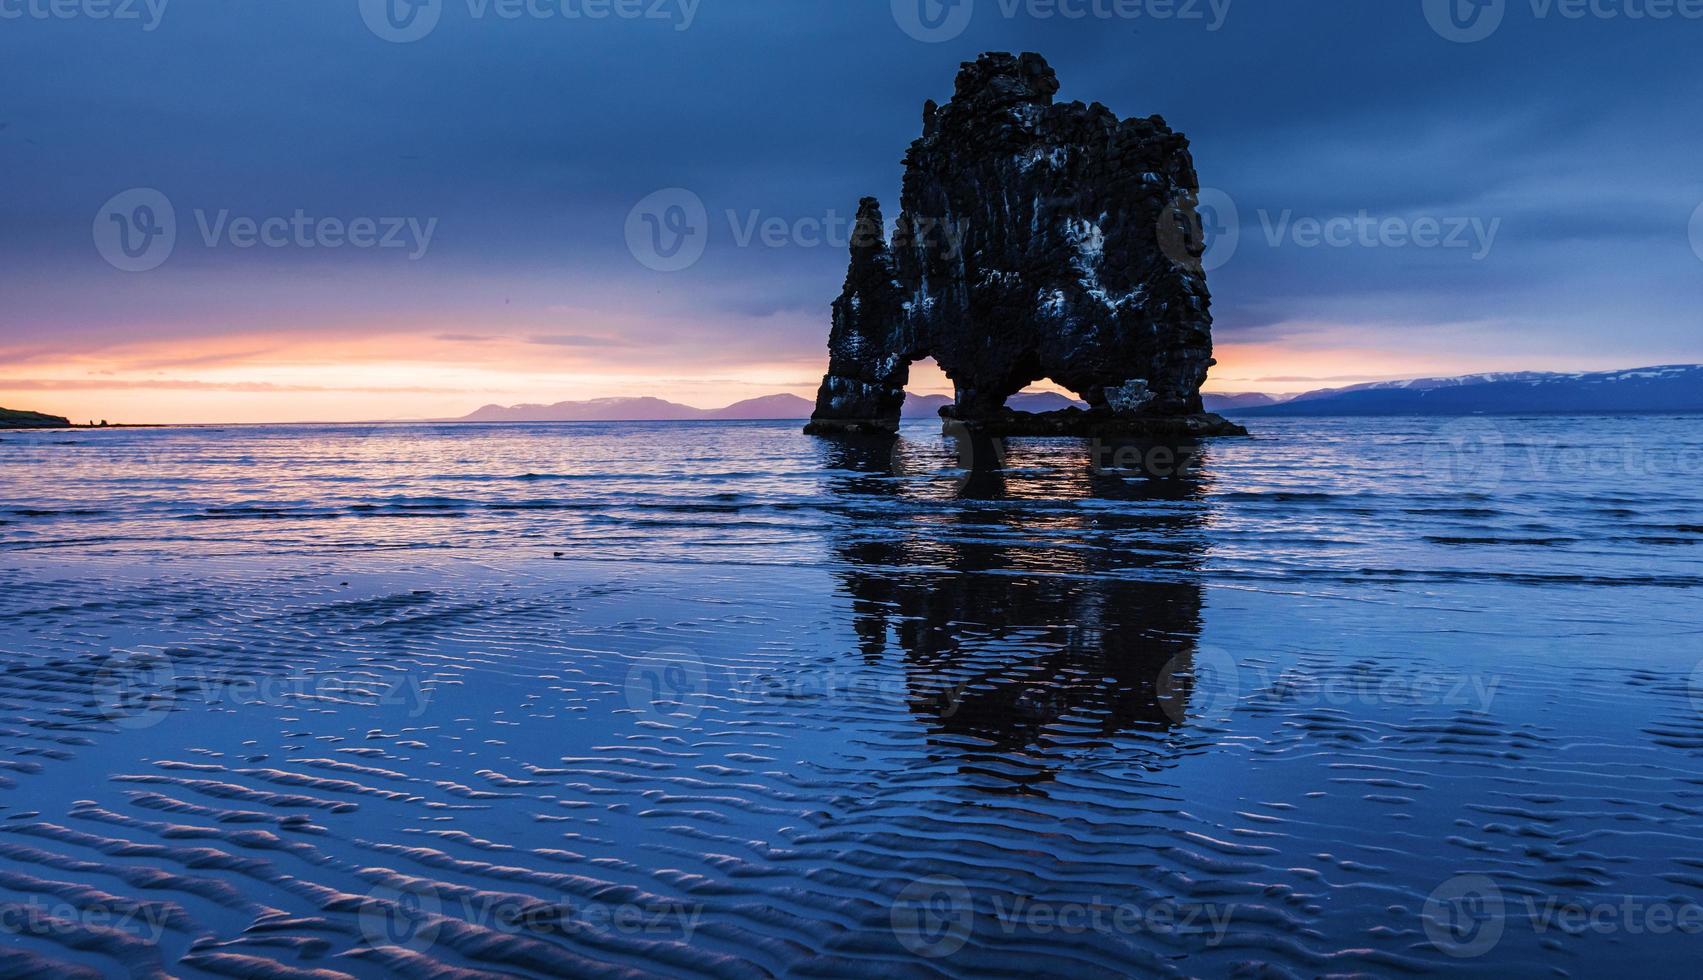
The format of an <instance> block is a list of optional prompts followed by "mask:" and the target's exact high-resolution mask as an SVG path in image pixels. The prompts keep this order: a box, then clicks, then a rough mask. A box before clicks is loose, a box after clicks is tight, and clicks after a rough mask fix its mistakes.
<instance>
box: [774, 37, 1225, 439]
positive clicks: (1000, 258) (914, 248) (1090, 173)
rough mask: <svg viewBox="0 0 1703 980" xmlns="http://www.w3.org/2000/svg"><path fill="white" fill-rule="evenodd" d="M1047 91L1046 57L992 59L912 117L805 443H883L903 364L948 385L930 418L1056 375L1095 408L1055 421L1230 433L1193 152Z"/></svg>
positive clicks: (1165, 135)
mask: <svg viewBox="0 0 1703 980" xmlns="http://www.w3.org/2000/svg"><path fill="white" fill-rule="evenodd" d="M1058 87H1059V85H1058V80H1057V78H1056V77H1055V76H1054V74H1053V71H1052V69H1051V68H1049V67H1048V66H1047V63H1046V61H1045V60H1044V59H1042V58H1041V57H1040V56H1039V55H1035V54H1025V55H1022V56H1021V57H1016V56H1013V55H1009V54H987V55H983V56H982V57H981V58H980V59H978V60H977V61H975V62H974V63H970V64H966V65H964V67H963V69H962V71H961V72H960V73H959V75H958V83H957V94H956V95H955V96H954V97H953V99H952V101H951V102H949V103H947V104H946V105H944V106H936V105H935V104H934V103H933V102H930V103H929V104H928V105H927V106H926V107H925V109H924V113H923V117H924V118H923V135H922V138H921V139H918V140H917V141H916V142H915V143H913V144H912V145H911V148H910V152H909V153H908V154H907V156H906V158H905V164H906V169H905V182H904V191H903V194H902V197H901V203H902V206H903V209H902V212H901V214H900V215H899V219H898V221H897V223H896V227H895V231H894V234H893V240H892V242H891V243H889V242H888V241H887V239H886V236H885V228H884V224H883V221H882V215H881V207H880V204H879V202H877V201H876V200H875V199H874V198H866V199H864V200H863V202H862V203H861V204H860V205H859V207H858V217H857V224H856V226H855V232H854V234H853V239H852V243H851V268H850V271H849V272H848V273H847V276H846V284H845V290H844V292H842V293H841V295H840V298H839V299H838V300H837V301H835V303H834V319H833V333H832V336H831V338H830V340H829V352H830V360H829V367H828V374H827V377H826V378H825V379H824V380H823V382H822V388H821V391H820V392H819V393H818V396H817V402H816V411H815V414H814V416H813V417H812V422H811V426H810V428H809V429H807V430H806V431H809V432H816V433H829V432H845V431H851V432H859V431H872V432H882V431H887V432H890V431H893V430H895V429H896V428H897V426H898V422H899V418H900V410H901V405H902V404H903V402H904V385H905V382H906V380H907V378H908V377H909V372H910V365H911V364H912V363H913V362H915V361H917V360H920V359H922V358H924V357H933V358H934V359H935V361H936V362H937V363H938V364H939V365H940V367H941V369H942V370H943V371H945V373H946V375H947V377H949V378H950V379H951V380H952V382H953V384H954V386H955V387H956V389H957V397H956V403H955V405H954V406H952V408H951V409H949V410H943V411H942V413H941V414H942V415H950V416H951V417H955V418H957V419H959V420H962V421H966V422H971V423H974V424H976V425H978V426H982V427H987V428H990V429H991V428H997V427H999V426H1001V425H1002V424H1004V423H1005V422H1007V421H1009V420H1010V419H1011V417H1012V416H1011V415H1010V413H1007V412H1005V411H1004V407H1005V404H1006V399H1008V398H1010V397H1011V396H1012V395H1014V394H1016V393H1017V392H1019V391H1022V390H1023V389H1024V388H1025V387H1027V386H1028V385H1030V384H1031V383H1033V382H1035V381H1039V380H1041V379H1045V378H1050V379H1051V380H1052V381H1054V382H1056V383H1057V384H1059V385H1061V386H1062V387H1064V388H1067V389H1069V390H1070V391H1073V392H1076V393H1077V394H1078V395H1080V396H1081V397H1082V399H1083V400H1084V401H1085V402H1087V404H1088V406H1089V410H1088V411H1086V412H1077V413H1074V414H1071V413H1060V414H1059V415H1058V417H1057V419H1056V420H1055V421H1056V425H1055V426H1053V427H1058V428H1067V427H1068V423H1067V422H1066V421H1065V420H1066V419H1077V420H1078V421H1080V422H1081V423H1082V425H1083V426H1085V427H1086V426H1093V427H1095V428H1096V429H1097V430H1104V429H1106V428H1108V427H1113V426H1115V425H1116V424H1117V423H1118V422H1120V421H1122V422H1125V423H1128V424H1129V425H1130V426H1131V427H1132V428H1133V429H1134V430H1136V431H1145V427H1147V426H1150V425H1151V424H1152V423H1151V422H1149V421H1147V420H1151V419H1155V418H1169V419H1176V418H1182V417H1189V416H1193V417H1196V419H1197V421H1196V422H1194V423H1192V425H1191V427H1192V428H1194V429H1197V430H1201V433H1200V434H1213V433H1217V434H1242V430H1241V429H1240V428H1239V427H1238V426H1235V425H1233V424H1231V423H1229V422H1226V421H1224V420H1223V419H1221V418H1218V417H1216V416H1209V415H1205V414H1204V412H1203V409H1202V405H1201V397H1200V388H1201V385H1202V383H1203V382H1205V380H1206V373H1207V369H1208V368H1209V367H1211V366H1212V364H1213V363H1214V362H1213V360H1212V316H1211V313H1210V307H1211V302H1212V301H1211V297H1210V296H1209V294H1208V293H1207V289H1206V280H1205V276H1204V274H1203V272H1202V270H1201V263H1200V256H1201V251H1202V246H1201V236H1200V233H1199V218H1198V216H1197V215H1196V213H1195V206H1196V203H1197V200H1196V199H1197V195H1198V193H1199V182H1198V179H1197V178H1196V176H1195V170H1194V162H1193V159H1192V157H1191V156H1190V154H1189V148H1188V140H1187V139H1185V138H1184V137H1183V136H1182V135H1180V134H1178V133H1174V132H1172V131H1171V129H1170V128H1169V127H1168V126H1166V125H1165V122H1164V120H1162V119H1160V118H1159V117H1158V116H1153V117H1150V118H1147V119H1125V120H1120V119H1119V118H1118V117H1117V116H1116V115H1115V114H1114V113H1113V112H1112V111H1111V110H1110V109H1107V108H1106V107H1105V106H1102V105H1099V104H1098V103H1096V104H1095V105H1092V106H1087V105H1083V104H1082V103H1080V102H1072V103H1068V104H1054V102H1053V95H1054V93H1056V92H1057V91H1058ZM1081 431H1084V432H1086V431H1089V429H1088V428H1083V429H1082V430H1081Z"/></svg>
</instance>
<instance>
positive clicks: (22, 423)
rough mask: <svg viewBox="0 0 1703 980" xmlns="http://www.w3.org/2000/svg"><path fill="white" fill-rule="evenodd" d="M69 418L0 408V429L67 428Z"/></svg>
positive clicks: (68, 426)
mask: <svg viewBox="0 0 1703 980" xmlns="http://www.w3.org/2000/svg"><path fill="white" fill-rule="evenodd" d="M70 427H71V420H70V419H67V418H62V417H60V416H58V415H43V414H42V413H40V412H17V411H13V410H12V409H9V408H0V429H69V428H70Z"/></svg>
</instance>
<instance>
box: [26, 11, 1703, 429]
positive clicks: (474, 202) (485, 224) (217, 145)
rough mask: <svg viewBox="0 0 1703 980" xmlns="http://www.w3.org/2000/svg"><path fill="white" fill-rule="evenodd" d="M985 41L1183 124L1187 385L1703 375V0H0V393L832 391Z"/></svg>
mask: <svg viewBox="0 0 1703 980" xmlns="http://www.w3.org/2000/svg"><path fill="white" fill-rule="evenodd" d="M387 3H389V4H391V5H393V6H392V7H391V8H390V9H386V5H387ZM416 3H418V4H420V6H419V7H418V9H414V8H413V7H412V6H411V5H412V4H416ZM1451 4H1452V5H1454V6H1453V9H1451ZM994 50H1009V51H1026V50H1027V51H1037V52H1039V53H1041V54H1043V55H1044V56H1045V57H1047V59H1048V60H1049V61H1050V62H1051V63H1052V65H1053V67H1054V68H1055V70H1056V71H1057V72H1058V75H1059V78H1060V81H1061V82H1062V85H1063V89H1062V91H1061V92H1060V95H1059V98H1060V99H1062V100H1082V101H1085V102H1093V101H1099V102H1103V103H1105V104H1106V105H1108V106H1110V107H1111V108H1112V109H1114V110H1116V111H1117V112H1118V113H1119V114H1121V115H1125V116H1131V115H1142V116H1145V115H1149V114H1153V113H1159V114H1162V115H1163V116H1165V118H1166V119H1167V121H1168V122H1169V123H1170V124H1171V125H1172V126H1173V127H1174V128H1176V129H1177V130H1179V131H1181V132H1184V133H1186V134H1187V135H1188V136H1189V137H1190V138H1191V140H1192V143H1193V149H1194V156H1195V162H1196V165H1197V168H1198V170H1199V173H1200V178H1201V183H1202V186H1203V187H1204V188H1206V191H1205V192H1204V193H1203V204H1204V205H1205V206H1206V207H1207V208H1208V209H1209V210H1208V212H1207V214H1206V218H1207V221H1208V224H1209V225H1210V226H1211V227H1212V228H1213V229H1215V231H1214V234H1213V237H1212V239H1211V242H1212V245H1211V249H1210V250H1209V253H1208V268H1209V274H1208V280H1209V284H1210V286H1211V289H1212V292H1213V295H1214V302H1215V305H1214V312H1215V315H1216V321H1217V322H1216V327H1215V337H1216V341H1217V346H1218V350H1219V354H1218V356H1219V360H1220V364H1219V366H1218V367H1217V368H1216V369H1215V371H1214V373H1213V376H1212V379H1211V381H1210V383H1209V385H1208V388H1209V390H1216V391H1272V392H1284V391H1299V390H1306V389H1310V388H1317V387H1326V386H1337V385H1340V384H1347V383H1353V382H1357V381H1365V380H1376V379H1385V378H1395V377H1412V376H1419V375H1441V374H1460V373H1468V372H1477V371H1491V370H1587V369H1613V368H1625V367H1634V366H1644V365H1651V364H1665V363H1680V362H1687V363H1689V362H1697V361H1703V329H1700V327H1703V317H1700V316H1699V310H1700V309H1703V167H1699V165H1698V161H1699V160H1700V159H1703V114H1700V113H1699V112H1698V111H1697V106H1698V105H1700V104H1703V72H1700V71H1698V70H1697V65H1698V58H1699V52H1700V51H1703V0H1589V2H1588V3H1587V2H1585V0H955V2H954V3H952V4H950V5H944V6H943V5H942V2H941V0H240V2H232V0H0V82H3V85H0V178H3V179H0V405H4V406H6V407H9V408H27V409H34V410H39V411H49V412H53V413H55V414H63V415H69V416H71V417H73V419H75V420H79V421H82V420H87V419H101V418H105V419H110V420H112V421H115V422H116V421H125V422H258V421H284V420H371V419H393V418H394V419H399V418H438V417H453V416H459V415H462V414H466V413H468V412H471V411H473V410H474V409H476V408H478V407H480V406H481V405H485V404H490V403H498V404H515V403H522V402H533V403H536V402H555V401H562V400H571V399H583V398H594V397H606V396H621V395H656V396H659V397H664V398H669V399H671V400H674V401H681V402H685V403H688V404H693V405H698V406H701V407H713V406H718V405H722V404H727V403H729V402H732V401H736V400H739V399H743V398H748V397H753V396H758V395H764V394H770V393H774V392H779V391H791V392H794V393H797V394H799V395H803V396H806V397H810V396H811V395H812V394H813V393H814V389H815V387H816V384H817V383H818V382H819V380H820V378H821V374H822V371H823V369H824V367H825V363H826V351H825V342H826V338H827V333H828V326H829V311H828V307H829V304H830V303H831V301H832V300H833V298H834V297H835V295H837V293H838V291H839V287H840V283H841V281H842V280H843V278H844V276H845V265H846V255H845V247H844V245H845V242H844V238H845V234H846V227H847V224H848V222H849V219H850V216H851V214H852V212H853V211H854V210H855V208H856V205H857V201H858V199H859V198H860V197H862V196H865V195H873V196H876V197H879V198H881V199H882V201H883V203H884V205H885V210H886V212H887V214H888V215H889V216H892V215H893V214H894V213H895V212H896V211H897V200H898V191H899V184H900V178H901V175H902V163H901V161H902V158H903V155H904V151H905V148H906V147H907V145H908V144H909V143H910V141H911V140H913V139H915V138H916V137H917V136H918V135H919V134H920V129H921V107H922V104H923V101H924V100H925V99H928V98H934V99H937V100H940V101H944V100H945V99H946V98H948V97H949V96H950V94H951V91H952V81H953V76H954V75H955V73H956V71H957V67H958V65H959V63H961V62H963V61H965V60H969V59H973V58H974V57H975V56H976V55H977V54H978V53H981V52H984V51H994ZM698 207H701V208H702V211H701V212H700V211H697V210H695V208H698ZM647 216H648V217H647ZM679 217H684V218H686V219H688V220H690V221H697V220H701V221H702V225H703V227H704V229H705V234H704V235H703V236H701V238H698V239H696V240H695V241H694V243H693V244H694V245H698V246H701V248H700V247H691V246H688V247H687V248H686V249H685V251H684V252H671V254H668V255H663V254H660V253H659V251H658V250H657V249H656V247H655V244H656V243H658V242H661V241H662V239H661V238H657V237H653V233H655V232H656V229H655V228H653V227H652V225H651V224H649V223H647V222H659V221H664V220H666V221H668V222H670V223H672V222H673V221H675V220H676V219H677V218H679ZM669 227H675V226H674V225H673V224H670V225H669ZM913 380H914V383H913V389H916V390H944V385H945V382H944V378H941V377H939V376H938V374H934V375H930V374H929V373H928V372H926V371H922V372H919V373H918V375H917V376H916V377H915V378H914V379H913Z"/></svg>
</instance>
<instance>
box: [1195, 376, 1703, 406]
mask: <svg viewBox="0 0 1703 980" xmlns="http://www.w3.org/2000/svg"><path fill="white" fill-rule="evenodd" d="M1227 411H1231V412H1234V413H1235V414H1237V415H1249V416H1285V415H1477V414H1487V415H1489V414H1521V413H1548V414H1604V413H1665V412H1703V365H1698V364H1672V365H1665V366H1661V367H1648V368H1636V369H1633V370H1629V371H1599V372H1590V373H1577V374H1559V373H1551V372H1530V371H1528V372H1518V373H1510V374H1471V375H1463V376H1461V377H1458V378H1418V379H1414V380H1411V381H1382V382H1377V383H1374V384H1364V385H1354V386H1353V387H1349V388H1333V389H1325V390H1321V391H1312V392H1308V393H1307V394H1304V395H1300V396H1297V397H1295V398H1292V399H1290V400H1288V401H1286V402H1283V403H1281V404H1278V405H1269V406H1265V407H1262V408H1240V409H1238V408H1232V409H1227Z"/></svg>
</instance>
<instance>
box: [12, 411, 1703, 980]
mask: <svg viewBox="0 0 1703 980" xmlns="http://www.w3.org/2000/svg"><path fill="white" fill-rule="evenodd" d="M797 428H798V427H797V425H795V424H793V423H774V424H768V423H722V424H649V423H634V424H584V425H560V426H490V427H478V426H439V425H386V426H269V427H225V428H185V429H158V430H145V429H134V430H106V431H96V430H78V431H71V432H5V433H0V663H3V664H4V668H5V669H4V671H3V672H0V976H12V975H44V976H46V975H53V976H80V975H96V974H99V975H112V976H137V977H150V976H166V975H173V976H245V977H262V978H266V977H277V978H296V977H310V978H313V980H332V978H335V977H338V976H341V975H348V976H355V977H377V976H393V975H403V976H418V977H446V978H447V977H479V976H496V975H503V976H512V975H533V976H552V975H555V976H562V975H567V976H604V975H618V976H627V975H631V976H640V975H656V974H661V975H671V976H706V975H707V976H724V977H745V976H753V975H758V976H761V975H775V976H782V975H789V976H841V975H867V976H883V977H885V976H970V975H974V976H981V975H1009V976H1068V977H1072V978H1080V977H1087V976H1122V975H1131V974H1134V975H1166V976H1226V975H1232V974H1236V975H1245V976H1278V977H1283V976H1297V977H1300V976H1318V975H1334V974H1355V973H1364V974H1376V975H1400V974H1411V973H1420V972H1431V971H1445V970H1446V971H1458V972H1462V973H1466V974H1469V975H1482V976H1499V977H1500V976H1510V975H1514V976H1579V977H1591V976H1599V975H1604V974H1618V975H1633V974H1644V973H1654V974H1662V975H1665V974H1680V973H1682V972H1683V971H1685V970H1687V969H1689V968H1692V967H1693V966H1694V964H1695V962H1696V957H1697V950H1698V949H1699V948H1700V944H1703V670H1700V665H1703V613H1700V609H1703V607H1700V606H1699V605H1698V602H1699V597H1700V594H1703V593H1700V589H1699V587H1700V585H1703V426H1700V425H1699V424H1698V420H1697V419H1696V418H1634V417H1617V418H1532V419H1524V418H1474V419H1441V420H1439V419H1355V420H1332V419H1323V420H1260V421H1258V422H1256V423H1254V425H1253V428H1254V429H1255V430H1256V433H1257V437H1256V438H1254V439H1249V440H1223V441H1215V442H1212V443H1210V444H1208V445H1206V446H1205V447H1202V448H1200V449H1199V450H1198V452H1196V453H1194V454H1192V455H1189V454H1183V455H1178V454H1175V453H1172V452H1170V451H1169V450H1159V451H1150V450H1146V449H1143V448H1142V447H1132V446H1095V445H1091V444H1089V443H1086V442H1076V441H1027V440H1018V441H1012V442H1011V443H1009V444H1006V445H1004V446H998V445H994V444H980V445H975V446H970V445H967V444H961V443H960V442H959V441H957V440H953V439H948V438H944V437H942V435H941V434H940V432H939V426H938V424H928V423H925V424H916V425H908V426H907V428H906V431H905V433H904V438H903V439H901V440H900V441H899V442H898V443H897V445H896V446H895V445H893V444H891V443H881V442H868V443H859V442H852V443H847V442H833V441H824V440H814V439H808V438H806V437H803V436H801V435H799V434H798V432H797ZM31 971H38V972H37V973H35V974H32V972H31ZM311 971H318V972H311ZM457 971H460V972H457Z"/></svg>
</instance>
